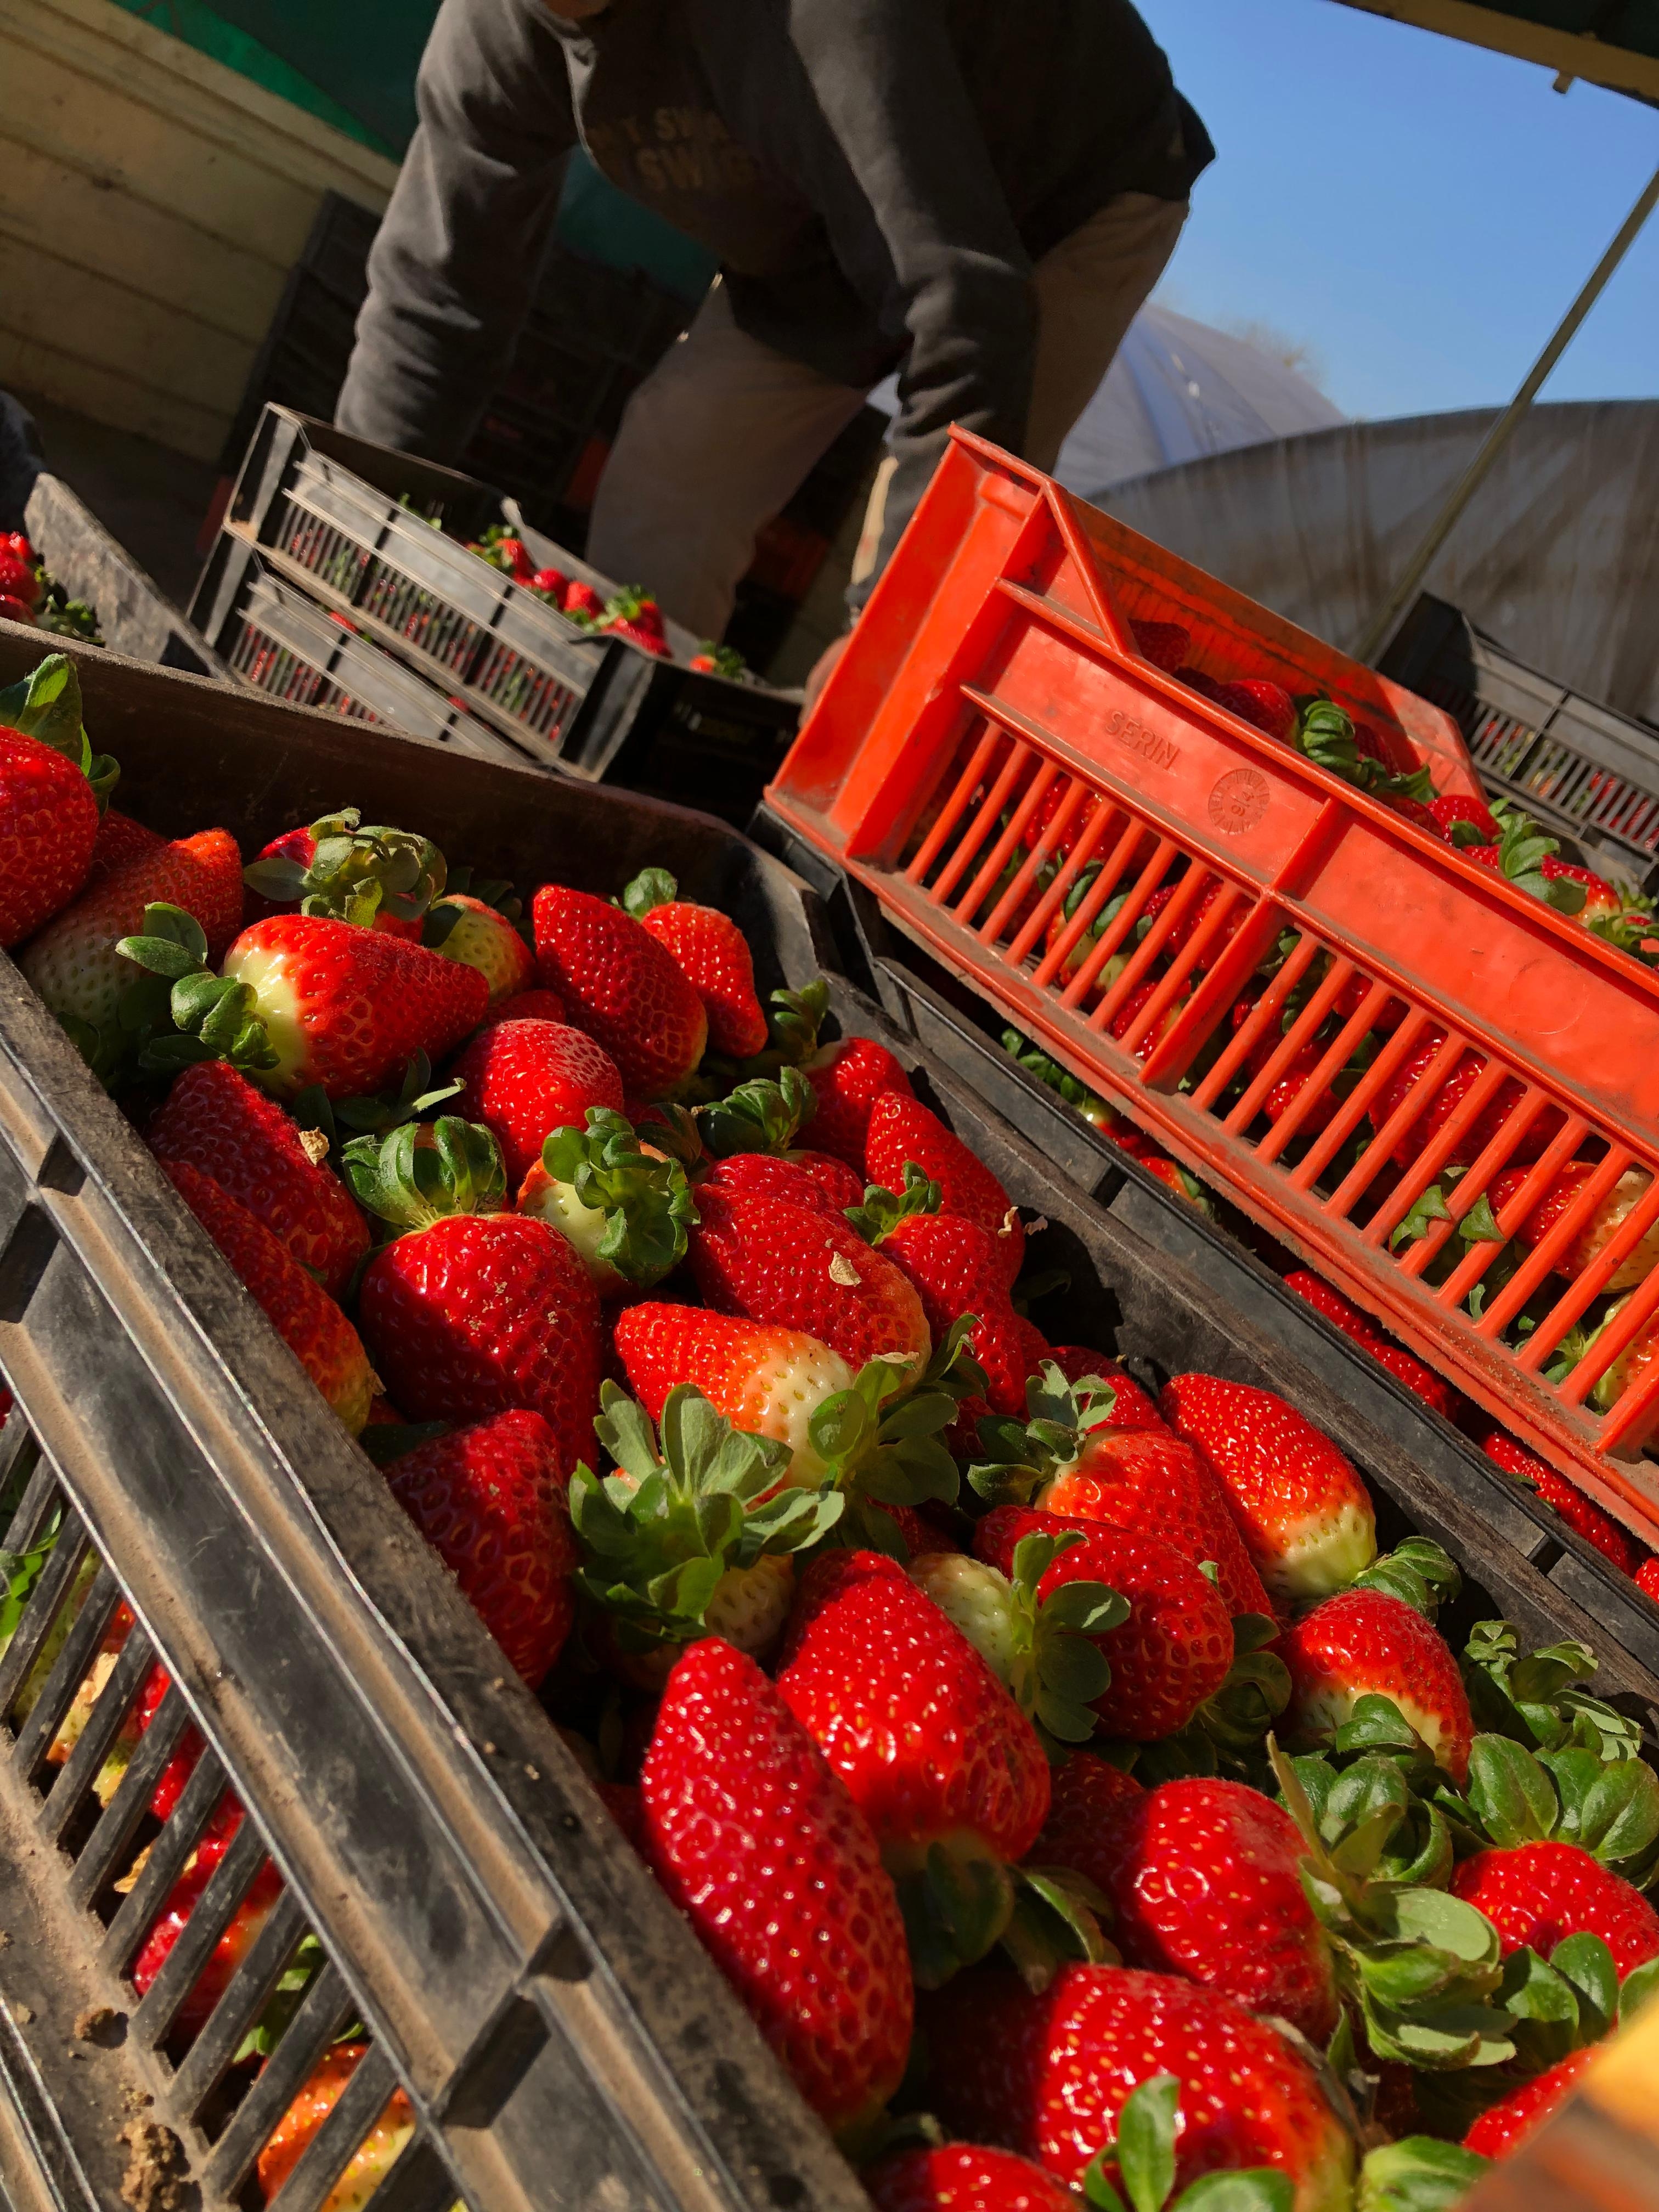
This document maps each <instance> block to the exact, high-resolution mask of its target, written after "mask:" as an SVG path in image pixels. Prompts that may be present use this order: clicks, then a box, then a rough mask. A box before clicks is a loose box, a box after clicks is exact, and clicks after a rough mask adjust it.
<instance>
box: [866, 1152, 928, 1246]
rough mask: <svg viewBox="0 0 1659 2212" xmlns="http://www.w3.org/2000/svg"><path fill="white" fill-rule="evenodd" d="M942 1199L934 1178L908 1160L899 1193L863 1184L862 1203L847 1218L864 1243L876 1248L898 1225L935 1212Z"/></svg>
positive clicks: (878, 1185) (872, 1184)
mask: <svg viewBox="0 0 1659 2212" xmlns="http://www.w3.org/2000/svg"><path fill="white" fill-rule="evenodd" d="M941 1198H942V1193H941V1192H940V1190H939V1185H938V1184H937V1183H936V1182H934V1181H933V1178H932V1177H931V1176H928V1175H926V1174H924V1173H923V1171H922V1170H921V1168H919V1167H918V1166H917V1165H916V1164H915V1161H914V1160H907V1161H906V1162H905V1164H904V1188H902V1190H898V1191H892V1190H887V1189H884V1188H883V1187H882V1185H881V1184H879V1183H873V1182H872V1183H868V1184H866V1186H865V1192H864V1199H863V1202H862V1204H860V1205H859V1206H848V1208H847V1218H848V1221H850V1222H851V1223H852V1225H853V1226H854V1229H856V1230H857V1231H858V1232H859V1235H860V1237H863V1239H864V1241H865V1243H866V1244H871V1245H880V1244H882V1243H884V1242H885V1241H886V1239H887V1238H888V1237H890V1236H891V1235H892V1233H893V1231H895V1230H896V1228H897V1227H898V1226H899V1224H900V1223H901V1222H903V1221H913V1220H915V1217H916V1216H917V1215H918V1214H920V1213H938V1212H939V1211H940V1210H941V1206H940V1201H941Z"/></svg>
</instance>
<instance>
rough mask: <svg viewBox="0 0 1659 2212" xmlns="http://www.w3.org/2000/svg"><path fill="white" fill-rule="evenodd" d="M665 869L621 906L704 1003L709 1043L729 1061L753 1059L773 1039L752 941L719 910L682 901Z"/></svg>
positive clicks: (634, 886)
mask: <svg viewBox="0 0 1659 2212" xmlns="http://www.w3.org/2000/svg"><path fill="white" fill-rule="evenodd" d="M678 889H679V886H678V884H676V882H675V881H674V878H673V877H672V876H671V875H670V874H669V873H668V872H667V871H666V870H665V869H664V868H646V869H644V870H642V871H641V873H640V874H639V875H637V876H635V878H634V880H633V882H632V883H631V884H629V886H628V888H627V890H625V891H624V892H623V896H622V902H623V906H624V907H625V908H627V910H628V912H629V914H631V915H633V916H634V918H635V921H640V922H642V923H643V924H644V926H645V927H646V928H647V929H648V930H649V931H650V933H651V934H652V935H653V937H654V938H655V939H656V940H657V942H658V943H659V945H663V946H665V948H666V950H667V951H668V953H669V955H670V957H671V958H672V960H673V962H674V964H675V966H676V967H677V968H678V969H680V971H681V973H682V974H683V975H684V976H685V979H686V981H688V982H689V983H690V986H691V987H692V989H693V990H694V991H695V992H696V994H697V996H698V997H699V998H700V999H701V1000H702V1004H703V1011H704V1012H706V1013H707V1015H708V1042H709V1043H710V1045H711V1046H712V1047H713V1048H714V1050H715V1051H716V1052H720V1053H724V1054H726V1058H727V1059H728V1060H750V1059H752V1058H753V1057H754V1055H755V1054H757V1053H758V1052H764V1051H765V1049H766V1042H767V1038H768V1036H769V1034H770V1031H769V1029H768V1027H767V1021H766V1016H765V1014H764V1013H763V1011H762V1008H761V1002H760V1000H758V999H757V997H756V995H755V960H754V955H753V954H752V953H751V952H750V950H749V940H748V939H746V938H745V937H744V933H743V932H742V931H741V930H740V929H739V928H738V925H737V924H736V922H735V921H732V917H731V915H726V914H722V913H721V912H720V909H719V908H718V907H712V906H696V905H693V904H692V903H691V902H690V901H689V900H687V899H683V898H680V897H679V896H678Z"/></svg>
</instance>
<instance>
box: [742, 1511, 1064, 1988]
mask: <svg viewBox="0 0 1659 2212" xmlns="http://www.w3.org/2000/svg"><path fill="white" fill-rule="evenodd" d="M777 1680H778V1692H779V1694H780V1696H781V1698H782V1699H783V1700H784V1702H785V1704H786V1705H787V1706H788V1707H789V1710H790V1711H792V1712H793V1714H794V1716H795V1717H796V1718H797V1719H798V1720H799V1722H800V1723H801V1724H802V1725H803V1726H804V1727H805V1729H807V1730H808V1731H809V1733H810V1734H811V1735H812V1737H813V1738H814V1740H815V1741H817V1743H818V1745H819V1746H820V1747H821V1748H822V1749H823V1754H824V1757H825V1758H826V1759H828V1760H829V1765H831V1767H832V1768H833V1769H834V1770H835V1771H836V1773H837V1774H839V1775H840V1777H841V1778H842V1781H843V1782H844V1783H845V1784H847V1787H848V1790H850V1792H851V1793H852V1796H853V1799H854V1803H856V1804H857V1806H858V1807H859V1808H860V1811H861V1812H862V1813H863V1814H864V1815H865V1817H866V1820H868V1821H869V1823H870V1826H871V1827H872V1830H873V1832H874V1833H875V1838H876V1841H877V1844H878V1846H879V1847H880V1850H881V1854H882V1857H883V1860H884V1863H885V1864H886V1866H887V1869H888V1870H889V1872H890V1874H891V1875H893V1876H894V1878H895V1880H896V1881H898V1883H899V1885H900V1892H901V1895H902V1896H906V1897H907V1898H908V1899H909V1900H910V1901H909V1902H908V1904H907V1909H906V1924H907V1926H908V1928H909V1929H910V1931H911V1953H912V1965H913V1966H914V1968H915V1972H916V1976H917V1978H918V1979H919V1980H921V1982H922V1983H923V1985H924V1986H925V1987H930V1986H936V1985H937V1983H938V1982H939V1980H942V1979H945V1978H948V1976H949V1974H950V1973H951V1972H953V1971H954V1970H955V1969H956V1967H957V1966H963V1965H970V1964H971V1963H972V1962H973V1960H975V1959H977V1958H981V1957H982V1956H983V1955H984V1954H985V1953H986V1952H987V1950H989V1949H990V1948H991V1946H992V1945H993V1944H994V1943H995V1942H996V1941H997V1940H998V1938H999V1937H1000V1936H1001V1934H1002V1932H1003V1929H1004V1928H1005V1927H1006V1924H1007V1922H1008V1918H1009V1916H1010V1915H1011V1913H1012V1910H1013V1903H1014V1892H1013V1885H1012V1882H1011V1881H1010V1880H1009V1879H1008V1876H1007V1875H1006V1873H1005V1872H1004V1871H1003V1869H1004V1868H1006V1866H1008V1865H1012V1863H1014V1862H1015V1861H1016V1860H1018V1859H1021V1858H1023V1857H1024V1856H1025V1853H1026V1852H1027V1851H1028V1850H1030V1847H1031V1845H1032V1844H1034V1843H1035V1842H1036V1838H1037V1836H1038V1834H1039V1833H1040V1832H1041V1830H1042V1823H1043V1820H1044V1819H1045V1818H1046V1817H1047V1814H1048V1761H1047V1759H1045V1758H1044V1756H1043V1753H1042V1746H1041V1745H1040V1744H1039V1742H1038V1741H1037V1738H1036V1732H1035V1731H1034V1729H1032V1727H1031V1723H1030V1721H1028V1720H1027V1719H1026V1717H1025V1716H1024V1713H1023V1712H1022V1711H1020V1709H1019V1707H1018V1705H1016V1704H1015V1703H1014V1701H1013V1699H1012V1697H1010V1695H1009V1694H1008V1692H1007V1691H1006V1689H1004V1687H1003V1686H1002V1684H1001V1683H1000V1681H999V1680H997V1678H996V1676H995V1675H994V1674H993V1673H992V1671H991V1669H990V1668H989V1667H988V1666H987V1664H986V1662H985V1661H984V1660H983V1659H981V1656H980V1655H979V1653H978V1652H977V1651H976V1650H975V1649H974V1647H973V1645H972V1644H970V1643H969V1641H968V1639H967V1638H966V1637H965V1636H964V1635H963V1633H962V1632H961V1630H960V1629H958V1628H957V1627H956V1626H954V1624H953V1623H952V1622H951V1620H948V1619H947V1618H946V1616H945V1613H943V1612H942V1611H941V1610H940V1608H939V1607H938V1606H937V1605H935V1604H934V1603H933V1600H932V1599H931V1598H929V1597H927V1596H925V1595H923V1594H922V1592H921V1590H920V1589H917V1588H916V1586H915V1583H912V1582H911V1580H910V1579H909V1577H908V1575H907V1574H906V1573H905V1571H904V1569H903V1568H902V1567H901V1566H900V1565H898V1563H897V1561H896V1560H894V1559H887V1558H885V1557H884V1556H883V1555H882V1554H881V1553H877V1552H834V1551H832V1552H825V1553H821V1554H820V1555H819V1556H818V1558H817V1559H815V1560H814V1561H813V1562H812V1564H811V1566H810V1567H808V1568H807V1570H806V1571H805V1574H804V1575H803V1577H801V1582H800V1588H799V1595H798V1597H797V1599H796V1604H795V1610H794V1612H793V1614H792V1615H791V1617H790V1622H789V1627H788V1631H787V1635H786V1638H785V1641H784V1647H783V1654H782V1660H781V1665H780V1667H779V1669H778V1678H777ZM939 1853H943V1854H944V1856H945V1858H946V1859H948V1860H949V1862H950V1864H951V1870H952V1873H953V1875H954V1877H955V1882H956V1885H957V1887H959V1888H961V1889H969V1888H971V1889H972V1891H973V1892H974V1893H975V1896H976V1898H977V1900H978V1906H977V1910H976V1911H974V1913H973V1914H972V1915H971V1917H964V1920H963V1922H960V1923H957V1924H955V1925H952V1924H951V1922H950V1921H949V1920H945V1922H944V1923H942V1924H939V1925H934V1924H933V1911H930V1899H931V1897H932V1893H933V1887H934V1883H935V1881H936V1879H937V1872H938V1857H937V1855H938V1854H939ZM930 1859H932V1860H933V1866H932V1867H930V1865H929V1861H930Z"/></svg>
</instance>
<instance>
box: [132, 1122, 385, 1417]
mask: <svg viewBox="0 0 1659 2212" xmlns="http://www.w3.org/2000/svg"><path fill="white" fill-rule="evenodd" d="M161 1165H162V1169H163V1170H164V1172H165V1173H166V1175H167V1179H168V1181H169V1182H171V1183H172V1185H173V1188H174V1189H175V1190H176V1191H177V1192H178V1194H179V1197H180V1198H182V1199H183V1200H184V1201H185V1205H186V1206H189V1208H190V1210H191V1212H192V1213H193V1214H194V1215H195V1216H196V1218H197V1220H198V1221H199V1222H200V1223H201V1225H202V1226H203V1228H204V1229H205V1230H206V1231H207V1233H208V1235H209V1236H210V1237H211V1238H212V1239H213V1241H214V1243H216V1245H217V1246H218V1248H219V1249H220V1251H221V1252H222V1254H223V1255H224V1257H225V1259H226V1260H227V1261H228V1262H229V1265H230V1268H231V1272H232V1273H234V1275H235V1276H236V1277H237V1278H238V1279H239V1280H240V1282H241V1283H242V1285H243V1286H244V1287H245V1288H246V1290H247V1291H249V1293H250V1294H251V1295H252V1297H253V1298H254V1300H255V1301H256V1303H257V1304H258V1305H260V1306H261V1307H262V1308H263V1309H264V1313H265V1316H266V1318H267V1319H268V1320H269V1321H270V1325H271V1327H272V1328H274V1329H275V1330H276V1334H278V1336H280V1337H281V1338H282V1340H283V1342H284V1344H286V1345H287V1346H288V1347H289V1351H290V1352H293V1354H294V1356H295V1358H296V1359H297V1360H298V1361H299V1362H300V1364H301V1366H302V1367H303V1368H304V1369H305V1370H306V1372H307V1375H309V1376H310V1377H311V1379H312V1381H313V1383H315V1384H316V1385H317V1388H318V1389H319V1390H320V1391H321V1392H322V1394H323V1395H324V1397H325V1398H326V1399H327V1401H328V1402H329V1404H330V1405H331V1407H333V1409H334V1411H335V1412H336V1413H337V1414H338V1415H339V1417H340V1419H341V1420H342V1421H343V1422H344V1424H345V1425H346V1427H347V1428H348V1429H349V1431H351V1433H352V1435H353V1436H356V1433H357V1431H358V1430H359V1429H361V1428H362V1425H363V1424H364V1422H365V1421H366V1420H367V1419H368V1401H369V1398H370V1396H371V1395H372V1392H373V1389H374V1377H373V1376H372V1375H371V1374H370V1372H369V1367H368V1355H367V1353H366V1352H364V1350H363V1346H362V1341H361V1340H360V1339H359V1337H358V1334H357V1332H356V1329H355V1328H353V1327H352V1326H351V1323H350V1322H349V1321H348V1320H347V1319H346V1317H345V1316H344V1315H343V1313H342V1312H341V1311H340V1309H339V1308H338V1306H337V1305H336V1304H335V1303H334V1301H333V1299H332V1298H331V1297H329V1295H328V1293H327V1291H325V1290H324V1289H323V1288H322V1286H321V1285H320V1284H319V1283H318V1282H317V1281H316V1279H314V1278H313V1276H311V1275H309V1274H307V1272H306V1270H305V1268H304V1267H301V1264H300V1262H299V1261H297V1260H296V1259H295V1258H294V1257H293V1256H292V1255H291V1254H290V1253H289V1250H288V1249H287V1248H286V1246H285V1245H283V1244H282V1243H279V1242H278V1241H277V1239H276V1237H273V1236H272V1234H271V1232H270V1230H269V1229H267V1228H266V1227H265V1225H264V1222H263V1221H259V1220H258V1219H256V1218H255V1217H254V1216H253V1215H252V1213H250V1212H248V1210H247V1208H246V1206H243V1205H241V1204H240V1202H239V1201H238V1200H236V1199H234V1198H233V1197H232V1196H231V1195H230V1194H229V1193H228V1191H224V1190H222V1189H221V1188H219V1185H218V1184H217V1183H216V1182H212V1181H211V1180H210V1177H208V1176H204V1174H203V1173H202V1172H201V1170H200V1169H199V1168H193V1167H190V1166H188V1165H186V1164H185V1162H184V1161H183V1160H164V1161H163V1162H162V1163H161Z"/></svg>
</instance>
